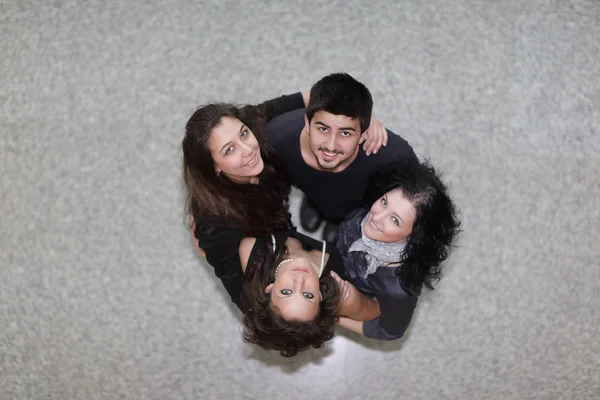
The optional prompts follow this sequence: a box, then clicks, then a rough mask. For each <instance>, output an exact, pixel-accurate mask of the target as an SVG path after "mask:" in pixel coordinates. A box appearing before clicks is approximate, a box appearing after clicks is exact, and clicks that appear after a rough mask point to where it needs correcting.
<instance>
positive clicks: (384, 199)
mask: <svg viewBox="0 0 600 400" xmlns="http://www.w3.org/2000/svg"><path fill="white" fill-rule="evenodd" d="M381 205H382V206H384V207H387V200H386V198H385V197H382V198H381Z"/></svg>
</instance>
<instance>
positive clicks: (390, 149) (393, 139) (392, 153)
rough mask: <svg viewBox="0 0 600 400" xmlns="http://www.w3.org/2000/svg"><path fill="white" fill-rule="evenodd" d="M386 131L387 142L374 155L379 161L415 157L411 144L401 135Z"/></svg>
mask: <svg viewBox="0 0 600 400" xmlns="http://www.w3.org/2000/svg"><path fill="white" fill-rule="evenodd" d="M387 132H388V143H387V146H385V147H382V148H381V150H379V151H378V152H377V154H375V155H374V157H375V158H378V159H379V160H378V161H379V163H381V162H389V161H395V160H398V159H409V158H416V155H415V152H414V150H413V148H412V146H411V145H410V144H409V143H408V141H406V139H404V138H403V137H401V136H399V135H397V134H395V133H394V132H392V131H390V130H389V129H388V130H387Z"/></svg>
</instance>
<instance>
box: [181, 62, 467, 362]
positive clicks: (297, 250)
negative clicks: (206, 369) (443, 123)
mask: <svg viewBox="0 0 600 400" xmlns="http://www.w3.org/2000/svg"><path fill="white" fill-rule="evenodd" d="M372 108H373V101H372V97H371V93H370V92H369V90H368V89H367V88H366V87H365V86H364V85H363V84H362V83H360V82H358V81H357V80H355V79H354V78H353V77H351V76H350V75H348V74H343V73H337V74H332V75H328V76H326V77H324V78H323V79H321V80H320V81H319V82H317V83H316V84H315V85H313V87H312V88H311V90H310V92H304V93H297V94H293V95H288V96H282V97H279V98H276V99H273V100H269V101H267V102H265V103H262V104H260V105H258V106H245V107H237V106H234V105H232V104H210V105H207V106H204V107H201V108H199V109H198V110H196V112H195V113H194V114H193V115H192V117H191V118H190V120H189V121H188V123H187V125H186V129H185V137H184V139H183V144H182V148H183V178H184V181H185V184H186V187H187V203H186V207H187V212H188V213H189V216H190V226H191V228H192V232H193V235H194V242H195V244H196V245H197V248H198V250H199V251H200V252H201V254H203V255H204V256H205V257H206V259H207V261H208V263H209V264H210V265H211V266H212V267H213V268H214V271H215V274H216V276H217V277H218V278H219V279H221V281H222V283H223V285H224V286H225V288H226V290H227V292H228V293H229V295H230V296H231V300H232V301H233V302H234V303H235V304H236V305H237V306H238V307H239V308H240V310H241V311H242V313H243V314H244V318H243V323H244V333H243V336H244V339H245V340H246V341H248V342H251V343H255V344H258V345H260V346H262V347H264V348H267V349H276V350H279V351H280V352H281V354H282V355H284V356H288V357H291V356H294V355H296V354H297V353H298V352H299V351H302V350H306V349H308V348H310V347H314V348H319V347H321V346H322V345H323V343H324V342H326V341H327V340H329V339H331V338H332V337H333V335H334V330H335V326H336V324H339V325H341V326H343V327H345V328H347V329H350V330H352V331H354V332H357V333H359V334H362V335H364V336H367V337H371V338H375V339H381V340H394V339H397V338H400V337H401V336H402V335H403V334H404V332H405V330H406V328H407V327H408V325H409V323H410V320H411V318H412V315H413V312H414V309H415V307H416V304H417V300H418V297H419V295H420V292H421V288H422V287H423V286H426V287H428V288H433V285H434V284H435V283H436V282H437V280H438V279H439V277H440V264H441V263H442V262H443V261H444V260H445V259H446V258H447V256H448V251H449V248H450V247H451V245H452V243H453V240H454V238H455V236H456V234H457V233H458V231H459V225H460V222H459V221H458V218H457V212H456V210H455V206H454V204H453V202H452V200H451V199H450V197H449V195H448V193H447V188H446V186H445V184H444V183H443V182H442V181H441V179H440V177H439V176H438V174H437V173H436V171H435V169H434V168H433V167H432V166H431V165H430V164H429V163H428V162H426V161H420V160H419V159H418V158H417V157H416V155H415V153H414V151H413V149H412V148H411V146H410V145H409V144H408V143H407V141H406V140H404V139H402V138H401V137H400V136H398V135H396V134H394V133H392V132H390V131H387V130H386V129H384V128H383V127H382V126H381V124H379V122H378V121H376V120H375V119H373V118H371V112H372ZM361 144H363V146H362V147H361ZM382 144H383V145H384V146H382ZM292 185H294V186H297V187H298V188H299V189H301V190H302V192H303V193H304V196H305V197H304V200H303V201H302V206H301V209H300V220H301V221H300V222H301V225H302V226H303V228H304V229H305V230H307V231H309V232H314V231H315V230H316V229H318V228H319V226H320V225H321V222H322V221H323V220H324V221H325V226H324V228H323V240H321V241H318V240H315V239H313V238H311V237H308V236H306V235H303V234H301V233H299V232H297V231H296V229H295V227H294V226H293V225H292V222H291V215H290V213H289V210H288V199H289V194H290V191H291V186H292Z"/></svg>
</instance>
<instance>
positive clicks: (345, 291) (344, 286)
mask: <svg viewBox="0 0 600 400" xmlns="http://www.w3.org/2000/svg"><path fill="white" fill-rule="evenodd" d="M330 274H331V276H332V277H333V279H335V281H336V282H337V284H338V286H339V287H340V292H341V294H342V295H341V296H340V300H341V301H340V304H343V303H344V302H345V301H346V300H348V298H349V297H350V284H349V283H348V282H347V281H345V280H343V279H342V278H340V276H339V275H338V274H336V273H335V272H333V271H331V272H330Z"/></svg>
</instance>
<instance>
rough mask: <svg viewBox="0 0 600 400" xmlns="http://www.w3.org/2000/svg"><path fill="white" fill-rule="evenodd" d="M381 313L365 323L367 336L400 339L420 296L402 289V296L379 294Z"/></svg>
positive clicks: (364, 329)
mask: <svg viewBox="0 0 600 400" xmlns="http://www.w3.org/2000/svg"><path fill="white" fill-rule="evenodd" d="M377 300H378V301H379V307H380V309H381V315H380V316H379V318H376V319H373V320H371V321H365V322H364V324H363V334H364V335H365V336H366V337H369V338H373V339H379V340H396V339H400V338H401V337H402V336H403V335H404V332H405V331H406V329H407V328H408V326H409V325H410V321H411V319H412V316H413V314H414V312H415V308H416V306H417V300H418V298H417V297H416V296H410V295H408V294H406V293H405V292H404V291H402V294H401V295H400V296H398V295H394V296H390V295H388V294H386V295H382V296H377Z"/></svg>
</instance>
